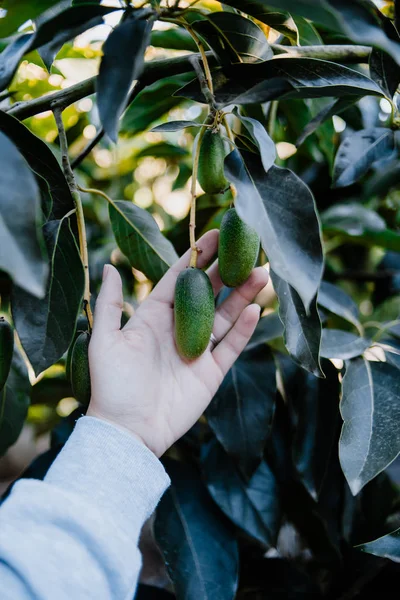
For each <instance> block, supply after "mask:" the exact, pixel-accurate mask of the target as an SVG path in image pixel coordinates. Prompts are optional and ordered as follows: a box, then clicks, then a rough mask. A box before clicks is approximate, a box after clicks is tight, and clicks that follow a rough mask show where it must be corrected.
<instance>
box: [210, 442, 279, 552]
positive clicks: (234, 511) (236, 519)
mask: <svg viewBox="0 0 400 600" xmlns="http://www.w3.org/2000/svg"><path fill="white" fill-rule="evenodd" d="M202 468H203V471H204V475H205V481H206V484H207V488H208V491H209V492H210V494H211V496H212V498H213V499H214V501H215V502H216V504H218V506H219V508H220V509H221V510H222V511H223V512H224V513H225V515H226V516H227V517H228V518H229V519H230V520H231V521H232V522H233V523H235V525H237V526H238V527H240V528H241V529H243V530H244V531H246V532H247V533H248V534H249V535H250V536H251V537H253V538H254V539H256V540H258V541H259V542H261V543H262V544H264V545H267V546H274V545H275V544H276V537H277V534H278V530H279V527H280V524H281V507H280V501H279V500H280V498H279V489H278V484H277V482H276V479H275V477H274V474H273V473H272V471H271V469H270V468H269V467H268V465H267V463H266V462H265V461H262V462H261V464H260V465H259V467H258V468H257V470H256V471H255V473H254V475H253V476H252V477H251V479H250V480H249V482H248V483H246V482H245V481H243V479H242V478H241V476H240V474H239V473H238V471H237V470H236V468H235V465H234V463H233V461H232V459H231V458H229V456H228V455H227V454H226V453H225V452H224V450H223V449H222V447H221V446H220V444H218V442H216V441H215V440H213V441H212V442H211V443H210V444H208V446H207V448H206V450H205V452H204V455H203V457H202ZM221 475H222V476H221Z"/></svg>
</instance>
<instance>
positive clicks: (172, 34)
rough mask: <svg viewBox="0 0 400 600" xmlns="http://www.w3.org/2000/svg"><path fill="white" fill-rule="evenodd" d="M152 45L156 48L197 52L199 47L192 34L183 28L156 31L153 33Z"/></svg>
mask: <svg viewBox="0 0 400 600" xmlns="http://www.w3.org/2000/svg"><path fill="white" fill-rule="evenodd" d="M150 44H151V45H152V46H155V47H156V48H168V49H169V50H187V51H188V52H197V50H198V49H197V45H196V42H195V41H194V39H193V38H192V36H191V35H190V33H188V32H187V31H186V30H185V29H182V28H181V27H171V28H170V29H164V30H156V31H152V32H151V38H150Z"/></svg>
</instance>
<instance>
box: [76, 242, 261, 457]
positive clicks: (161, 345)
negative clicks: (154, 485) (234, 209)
mask: <svg viewBox="0 0 400 600" xmlns="http://www.w3.org/2000/svg"><path fill="white" fill-rule="evenodd" d="M217 245H218V231H210V232H208V233H207V234H206V235H204V236H203V237H202V238H201V239H200V240H199V242H198V248H199V250H200V254H199V260H198V266H199V267H203V266H205V265H207V264H208V263H209V261H210V260H211V259H212V257H213V256H214V254H215V252H216V250H217ZM189 256H190V252H187V253H186V254H185V255H184V256H182V258H181V259H180V260H179V261H178V262H177V263H176V264H175V265H174V266H173V267H171V269H170V270H169V271H168V272H167V273H166V274H165V276H164V277H163V278H162V279H161V281H160V282H159V283H158V285H157V286H156V287H155V288H154V290H153V291H152V293H151V294H150V296H149V297H148V298H147V299H146V300H145V301H144V302H143V304H142V305H141V306H140V308H139V309H138V310H137V311H136V313H135V314H134V316H133V317H132V318H131V319H130V320H129V321H128V323H127V324H126V325H125V327H124V328H123V329H120V326H121V315H122V303H123V298H122V284H121V278H120V276H119V274H118V271H117V270H116V269H114V268H113V267H112V266H111V265H106V267H105V271H104V280H103V285H102V288H101V291H100V294H99V297H98V300H97V303H96V311H95V319H94V328H93V336H92V340H91V343H90V348H89V359H90V372H91V381H92V398H91V401H90V406H89V409H88V413H87V414H88V415H91V416H95V417H98V418H102V419H105V420H107V421H110V422H111V423H113V424H115V425H117V426H119V427H122V428H125V429H127V430H129V431H130V432H131V433H132V434H134V435H136V436H138V437H139V438H140V439H141V440H142V441H143V442H144V443H145V444H146V445H147V446H148V447H149V448H150V449H151V450H152V451H153V452H154V453H155V454H156V455H157V456H161V455H162V454H163V453H164V452H165V451H166V450H167V449H168V448H169V447H170V446H171V445H172V444H173V443H174V442H175V441H176V440H177V439H178V438H180V437H181V436H182V435H183V434H184V433H185V432H186V431H187V430H188V429H189V428H190V427H191V426H192V425H193V424H194V423H195V422H196V420H197V419H198V418H199V417H200V415H201V414H202V413H203V412H204V410H205V409H206V407H207V406H208V404H209V403H210V401H211V399H212V398H213V396H214V394H215V393H216V391H217V389H218V387H219V386H220V384H221V382H222V380H223V378H224V376H225V374H226V373H227V371H228V370H229V368H230V367H231V366H232V364H233V363H234V362H235V360H236V359H237V357H238V356H239V354H240V353H241V351H242V350H243V348H244V347H245V345H246V344H247V342H248V340H249V338H250V336H251V334H252V333H253V331H254V328H255V326H256V324H257V321H258V318H259V313H260V311H259V307H258V306H257V305H254V304H251V305H250V306H249V304H250V303H251V302H252V300H253V298H254V297H255V296H256V294H257V293H258V292H259V291H260V290H261V288H262V287H263V286H264V285H265V284H266V283H267V279H268V274H267V272H266V271H265V269H262V268H258V269H254V271H253V272H252V274H251V276H250V277H249V279H248V280H247V282H246V283H245V284H243V285H242V286H241V287H240V288H238V289H236V290H235V291H234V292H233V293H232V294H231V295H230V296H229V297H228V298H227V299H226V300H225V301H224V302H223V303H222V304H221V306H220V307H219V308H218V310H217V312H216V316H215V322H214V328H213V334H214V336H215V338H216V340H217V341H218V344H217V345H216V346H215V348H214V347H213V345H212V344H210V345H209V347H208V349H207V350H206V351H205V352H204V354H203V355H202V356H201V357H199V358H198V359H196V360H194V361H188V360H185V359H183V358H182V357H181V356H180V355H179V354H178V352H177V349H176V346H175V341H174V314H173V301H174V289H175V282H176V278H177V276H178V274H179V273H180V271H182V270H183V269H185V268H186V267H187V266H188V263H189ZM208 275H209V277H210V280H211V283H212V285H213V288H214V292H215V294H217V293H218V292H219V290H220V289H221V287H222V282H221V279H220V276H219V273H218V265H217V263H214V264H213V265H212V266H211V267H210V269H209V271H208Z"/></svg>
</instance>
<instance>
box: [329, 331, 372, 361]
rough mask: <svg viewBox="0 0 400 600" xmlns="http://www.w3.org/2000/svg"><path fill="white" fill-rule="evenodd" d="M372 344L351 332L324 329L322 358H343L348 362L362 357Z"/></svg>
mask: <svg viewBox="0 0 400 600" xmlns="http://www.w3.org/2000/svg"><path fill="white" fill-rule="evenodd" d="M370 345H371V342H370V341H369V340H366V339H365V338H361V337H359V336H358V335H355V334H354V333H351V332H350V331H342V330H340V329H324V330H323V331H322V338H321V348H320V351H319V353H320V356H323V357H324V358H342V359H344V360H347V359H349V358H354V357H356V356H360V355H361V354H362V353H363V352H364V351H365V350H366V349H367V348H369V346H370Z"/></svg>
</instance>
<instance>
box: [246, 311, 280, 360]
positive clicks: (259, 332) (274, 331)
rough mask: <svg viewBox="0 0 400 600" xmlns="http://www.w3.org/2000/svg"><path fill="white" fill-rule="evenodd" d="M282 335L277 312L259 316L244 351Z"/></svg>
mask: <svg viewBox="0 0 400 600" xmlns="http://www.w3.org/2000/svg"><path fill="white" fill-rule="evenodd" d="M282 335H283V326H282V321H281V320H280V318H279V315H278V313H271V314H269V315H265V317H261V319H260V320H259V321H258V323H257V327H256V328H255V331H254V333H253V335H252V336H251V338H250V341H249V343H248V344H247V346H246V348H245V351H247V350H253V348H256V347H257V346H260V345H261V344H266V343H267V342H270V341H271V340H276V338H279V337H281V336H282Z"/></svg>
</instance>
